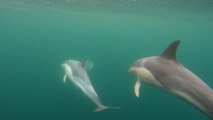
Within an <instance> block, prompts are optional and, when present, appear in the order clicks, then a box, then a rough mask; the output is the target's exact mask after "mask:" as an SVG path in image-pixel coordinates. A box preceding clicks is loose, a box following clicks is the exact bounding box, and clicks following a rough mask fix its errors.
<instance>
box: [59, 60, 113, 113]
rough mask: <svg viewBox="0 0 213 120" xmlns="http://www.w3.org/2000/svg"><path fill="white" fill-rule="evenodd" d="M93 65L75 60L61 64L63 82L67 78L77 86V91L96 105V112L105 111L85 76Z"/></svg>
mask: <svg viewBox="0 0 213 120" xmlns="http://www.w3.org/2000/svg"><path fill="white" fill-rule="evenodd" d="M92 66H93V64H92V63H91V62H89V61H84V62H80V61H77V60H73V59H70V60H67V61H65V62H64V63H63V64H62V67H63V68H64V70H65V75H64V79H63V80H64V82H65V81H66V80H67V77H68V78H69V79H70V80H71V81H72V82H73V83H74V85H75V86H77V87H78V88H79V89H81V90H82V91H83V93H84V94H85V95H86V96H88V97H89V98H90V99H91V100H92V101H93V102H94V103H95V104H96V105H97V108H96V109H95V111H96V112H98V111H102V110H105V109H107V108H111V107H107V106H105V105H103V104H102V103H101V100H100V98H99V97H98V94H97V93H96V91H95V89H94V88H93V86H92V84H91V82H90V79H89V76H88V74H87V71H86V70H88V69H91V68H92Z"/></svg>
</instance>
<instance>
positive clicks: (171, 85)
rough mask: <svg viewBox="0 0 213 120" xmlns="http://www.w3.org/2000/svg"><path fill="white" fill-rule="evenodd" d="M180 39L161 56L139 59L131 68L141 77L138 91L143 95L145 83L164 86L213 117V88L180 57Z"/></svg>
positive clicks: (137, 84)
mask: <svg viewBox="0 0 213 120" xmlns="http://www.w3.org/2000/svg"><path fill="white" fill-rule="evenodd" d="M179 44H180V40H175V41H174V42H172V43H171V44H170V45H169V46H168V47H167V48H166V49H165V51H164V52H163V53H162V54H161V55H159V56H151V57H146V58H142V59H139V60H137V61H135V62H134V63H133V64H132V65H131V67H130V69H129V71H130V72H132V73H134V74H135V75H136V76H137V80H136V83H135V87H134V91H135V95H136V96H137V97H139V89H140V85H141V82H144V83H146V84H149V85H151V86H154V87H157V88H160V89H161V90H164V91H167V92H169V93H171V94H172V95H175V96H177V97H179V98H181V99H182V100H184V101H186V102H188V103H189V104H191V105H193V106H194V107H195V108H197V109H198V110H200V111H201V112H203V113H204V114H205V115H207V116H208V117H209V118H210V119H212V120H213V91H212V89H211V88H210V87H209V86H208V85H207V84H206V83H204V82H203V81H202V80H201V79H200V78H199V77H198V76H196V75H195V74H194V73H192V72H191V71H190V70H188V69H187V68H185V67H184V66H183V65H182V64H181V63H180V62H178V60H177V58H176V50H177V47H178V46H179Z"/></svg>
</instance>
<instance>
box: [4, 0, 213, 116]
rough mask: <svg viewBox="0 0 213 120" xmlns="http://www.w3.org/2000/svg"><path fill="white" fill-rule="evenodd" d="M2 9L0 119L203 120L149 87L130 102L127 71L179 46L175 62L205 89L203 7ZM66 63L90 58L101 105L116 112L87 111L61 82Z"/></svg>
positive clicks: (207, 28)
mask: <svg viewBox="0 0 213 120" xmlns="http://www.w3.org/2000/svg"><path fill="white" fill-rule="evenodd" d="M11 1H12V0H11ZM164 1H165V0H164ZM3 2H5V1H3V0H1V1H0V3H1V4H2V5H1V8H0V55H1V56H0V58H1V59H0V95H1V97H0V120H118V119H121V120H130V119H131V120H159V119H162V120H191V119H192V120H208V118H207V117H206V116H205V115H204V114H202V113H201V112H199V111H198V110H197V109H195V108H194V107H192V106H191V105H189V104H187V103H186V102H184V101H182V100H180V99H178V98H176V97H174V96H171V95H169V94H167V93H164V92H162V91H160V90H159V89H156V88H153V87H151V86H149V85H143V86H142V88H141V97H140V98H136V97H135V95H134V92H133V86H134V83H135V79H136V78H135V76H134V75H132V74H130V73H129V72H128V68H129V67H130V65H131V64H132V62H133V61H135V60H137V59H139V58H142V57H146V56H153V55H158V54H160V53H161V52H162V51H163V50H164V49H165V48H166V47H167V45H169V44H170V43H171V42H172V41H173V40H176V39H180V40H181V45H180V47H179V49H178V59H179V60H180V62H181V63H182V64H183V65H185V66H186V67H187V68H189V69H190V70H191V71H193V72H194V73H195V74H196V75H198V76H199V77H200V78H202V79H203V80H204V81H205V82H206V83H207V84H208V85H209V86H210V87H212V88H213V81H212V71H213V68H212V63H213V57H212V55H213V53H212V51H213V47H212V43H213V42H212V40H213V34H212V31H213V22H212V21H213V15H212V8H213V7H212V3H211V2H209V1H207V0H206V1H204V2H201V3H197V2H195V3H194V4H191V3H193V2H192V1H191V3H187V4H184V3H185V2H186V1H182V4H179V3H176V2H174V1H173V2H172V1H171V3H170V4H169V5H167V4H164V6H163V8H161V7H159V6H161V4H157V5H155V4H154V3H152V4H151V6H150V7H149V6H146V8H144V7H143V6H144V5H143V4H142V1H139V0H138V3H137V4H136V3H134V4H129V3H126V1H123V2H122V1H121V0H120V1H117V4H116V5H121V7H118V8H117V9H115V8H111V7H109V6H111V4H112V3H113V2H112V1H109V2H106V1H105V2H100V3H99V4H97V5H96V7H94V6H92V7H91V5H87V4H88V3H85V4H83V5H82V4H79V5H78V6H77V7H74V8H73V9H68V8H69V6H68V5H67V6H66V4H63V5H64V6H65V8H64V9H62V7H63V6H62V7H61V6H60V7H58V6H56V5H57V4H56V5H49V6H47V5H45V4H42V5H40V6H39V5H38V3H37V4H36V7H35V6H34V7H32V6H29V5H26V6H27V7H26V6H21V5H19V6H14V4H12V5H5V4H6V3H4V4H3ZM25 2H26V1H25ZM81 2H82V1H81ZM136 2H137V1H136ZM205 2H206V3H205ZM115 3H116V2H115ZM121 3H125V6H124V5H123V4H121ZM180 3H181V2H180ZM8 4H9V3H8ZM128 4H129V7H128ZM31 5H32V4H31ZM33 5H35V3H33ZM98 5H99V7H97V6H98ZM113 5H114V4H113ZM147 5H150V4H147ZM171 5H173V6H174V7H172V6H171ZM184 5H185V6H184ZM2 6H3V7H2ZM38 6H39V7H38ZM122 6H123V7H122ZM49 7H51V8H50V9H47V8H49ZM157 8H159V9H157ZM144 10H146V11H144ZM70 58H72V59H77V60H84V59H87V58H89V59H91V60H92V61H93V62H94V68H93V69H92V70H91V71H89V75H90V78H91V81H92V83H93V85H94V87H95V89H96V91H97V93H98V94H99V96H100V98H101V100H102V102H103V103H104V104H106V105H109V106H121V107H122V108H121V109H119V110H105V111H102V112H98V113H95V112H93V110H94V109H95V105H94V104H93V103H92V102H91V101H90V100H89V99H88V98H87V97H86V96H85V95H84V94H83V93H82V92H81V91H80V90H79V89H77V88H76V87H75V86H74V85H73V84H72V83H70V82H67V83H66V84H64V83H63V80H62V79H63V75H64V71H63V69H62V67H61V64H62V63H63V62H64V61H65V60H67V59H70Z"/></svg>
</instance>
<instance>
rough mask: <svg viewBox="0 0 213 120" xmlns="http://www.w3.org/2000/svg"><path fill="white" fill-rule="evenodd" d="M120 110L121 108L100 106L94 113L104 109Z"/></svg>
mask: <svg viewBox="0 0 213 120" xmlns="http://www.w3.org/2000/svg"><path fill="white" fill-rule="evenodd" d="M120 108H121V107H108V106H104V105H101V106H98V107H97V108H96V109H95V110H94V111H95V112H100V111H102V110H105V109H120Z"/></svg>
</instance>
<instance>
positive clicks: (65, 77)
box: [63, 74, 67, 83]
mask: <svg viewBox="0 0 213 120" xmlns="http://www.w3.org/2000/svg"><path fill="white" fill-rule="evenodd" d="M66 79H67V75H66V74H64V78H63V81H64V83H65V82H66Z"/></svg>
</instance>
